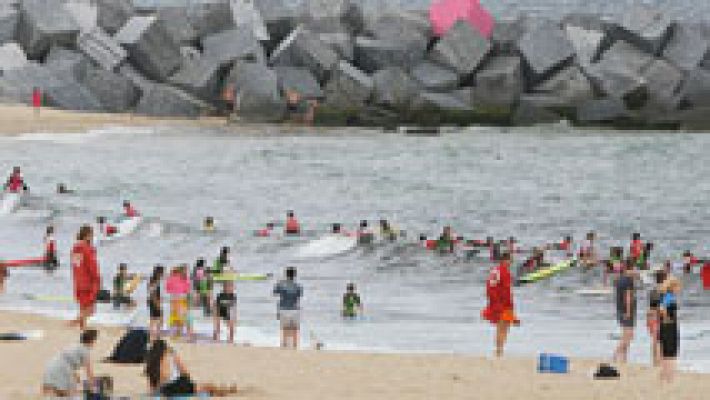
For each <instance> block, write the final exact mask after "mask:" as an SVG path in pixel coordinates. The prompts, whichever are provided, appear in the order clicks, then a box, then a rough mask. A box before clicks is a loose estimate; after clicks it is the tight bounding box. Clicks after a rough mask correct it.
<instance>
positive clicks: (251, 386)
mask: <svg viewBox="0 0 710 400" xmlns="http://www.w3.org/2000/svg"><path fill="white" fill-rule="evenodd" d="M38 329H39V330H42V331H44V337H43V338H42V339H39V340H31V341H25V342H0V354H2V360H3V362H2V365H1V366H0V382H2V385H0V398H1V399H34V398H40V395H39V387H40V382H41V379H42V372H43V369H44V366H45V364H46V363H47V361H48V360H50V359H51V358H52V357H53V355H54V354H56V353H57V352H58V351H60V350H61V349H63V348H65V347H68V346H70V345H72V344H73V343H75V342H76V341H77V337H78V332H77V331H76V330H75V329H70V328H68V327H67V325H66V322H64V321H57V320H52V319H48V318H44V317H40V316H34V315H27V314H20V313H10V312H1V313H0V331H2V332H7V331H24V330H38ZM99 329H100V337H99V341H98V344H97V347H96V349H95V350H94V352H93V354H92V357H93V360H94V361H95V369H96V374H97V375H111V376H113V378H114V383H115V391H116V394H117V395H121V396H130V397H131V398H139V397H141V396H142V395H144V394H146V393H147V386H146V380H145V378H144V377H143V375H142V372H143V368H142V366H117V365H111V364H105V363H101V362H99V360H101V359H103V358H104V357H106V356H108V355H109V353H110V352H111V349H112V348H113V347H114V345H115V343H116V342H117V340H118V339H119V337H120V335H121V334H122V330H121V329H118V328H107V327H100V328H99ZM488 339H489V338H485V339H483V338H472V340H488ZM174 345H175V348H176V349H177V351H178V352H179V354H180V355H181V356H182V357H183V358H184V360H185V362H186V364H187V366H188V369H189V370H190V371H191V374H192V376H193V378H194V379H195V380H196V381H197V382H204V381H210V382H214V383H224V384H227V383H237V384H239V385H240V386H241V387H242V388H243V392H242V393H241V395H239V396H238V398H244V399H286V398H288V399H294V400H311V399H318V398H320V399H353V400H355V399H358V400H360V399H383V400H392V399H422V400H424V399H427V400H430V399H476V398H478V399H501V400H503V399H521V400H522V399H541V400H542V399H545V400H593V399H604V400H631V399H639V400H641V399H643V400H654V399H659V400H660V399H663V400H676V399H678V400H681V399H682V400H702V399H705V398H707V397H706V394H707V393H709V392H710V379H708V377H707V375H701V374H690V373H684V374H680V375H679V376H678V378H677V380H676V381H675V382H674V383H673V384H672V385H661V384H660V383H659V381H658V375H657V371H656V370H654V369H652V368H649V367H643V366H630V367H628V368H622V370H621V374H622V378H621V379H620V380H618V381H594V380H592V379H591V378H590V374H591V370H592V369H593V368H594V366H595V365H596V363H597V362H596V361H592V360H572V361H571V371H570V373H569V374H566V375H541V374H538V373H537V372H536V370H535V360H533V359H519V358H510V359H504V360H490V359H486V358H481V357H471V356H457V355H413V354H368V353H360V352H357V353H355V352H347V353H346V352H329V351H313V350H301V351H291V350H280V349H270V348H252V347H245V346H234V345H227V344H198V345H196V344H188V343H181V342H177V343H174Z"/></svg>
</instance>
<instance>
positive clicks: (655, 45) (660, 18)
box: [615, 4, 673, 55]
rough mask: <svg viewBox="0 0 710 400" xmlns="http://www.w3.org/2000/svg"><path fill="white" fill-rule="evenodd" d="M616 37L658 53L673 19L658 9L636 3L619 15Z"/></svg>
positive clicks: (667, 35) (652, 52) (666, 38)
mask: <svg viewBox="0 0 710 400" xmlns="http://www.w3.org/2000/svg"><path fill="white" fill-rule="evenodd" d="M620 17H621V18H620V21H619V29H618V30H617V31H616V34H615V36H616V38H617V39H622V40H626V41H628V42H630V43H633V44H634V45H635V46H636V47H638V48H640V49H642V50H644V51H646V52H648V53H651V54H654V55H659V54H661V52H662V51H663V47H664V46H665V44H666V42H667V40H668V37H669V35H670V32H671V26H672V25H673V21H672V20H671V19H670V17H669V16H668V15H666V14H664V13H663V12H661V11H660V10H658V9H655V8H653V7H649V6H647V5H642V4H638V5H635V6H633V7H631V8H630V9H629V10H628V11H627V12H625V13H623V14H622V15H621V16H620Z"/></svg>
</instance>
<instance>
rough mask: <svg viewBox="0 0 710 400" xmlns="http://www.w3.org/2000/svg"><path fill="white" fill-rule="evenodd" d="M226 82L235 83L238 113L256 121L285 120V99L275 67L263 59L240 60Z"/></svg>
mask: <svg viewBox="0 0 710 400" xmlns="http://www.w3.org/2000/svg"><path fill="white" fill-rule="evenodd" d="M227 82H229V84H232V85H233V87H234V90H235V98H236V100H235V108H234V111H235V112H236V113H237V115H239V117H241V118H242V119H245V120H248V121H255V122H279V121H282V120H283V118H284V113H285V110H286V102H285V101H284V99H283V98H282V97H281V94H280V93H279V85H278V77H277V76H276V72H274V71H273V70H272V69H270V68H269V67H267V66H266V65H264V64H261V63H251V62H237V63H236V65H235V66H234V69H233V70H232V72H231V73H230V76H229V78H227Z"/></svg>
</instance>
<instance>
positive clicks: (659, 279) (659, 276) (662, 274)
mask: <svg viewBox="0 0 710 400" xmlns="http://www.w3.org/2000/svg"><path fill="white" fill-rule="evenodd" d="M666 277H667V274H666V271H656V283H657V284H659V285H660V284H661V283H663V282H664V281H665V280H666Z"/></svg>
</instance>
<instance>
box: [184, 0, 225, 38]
mask: <svg viewBox="0 0 710 400" xmlns="http://www.w3.org/2000/svg"><path fill="white" fill-rule="evenodd" d="M188 15H189V18H190V22H191V23H192V26H193V27H194V28H195V31H197V36H198V37H200V38H202V37H205V36H208V35H213V34H215V33H219V32H222V31H226V30H229V29H234V28H235V27H236V24H235V23H234V16H233V14H232V6H231V5H230V3H229V0H193V1H191V2H190V6H189V7H188Z"/></svg>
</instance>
